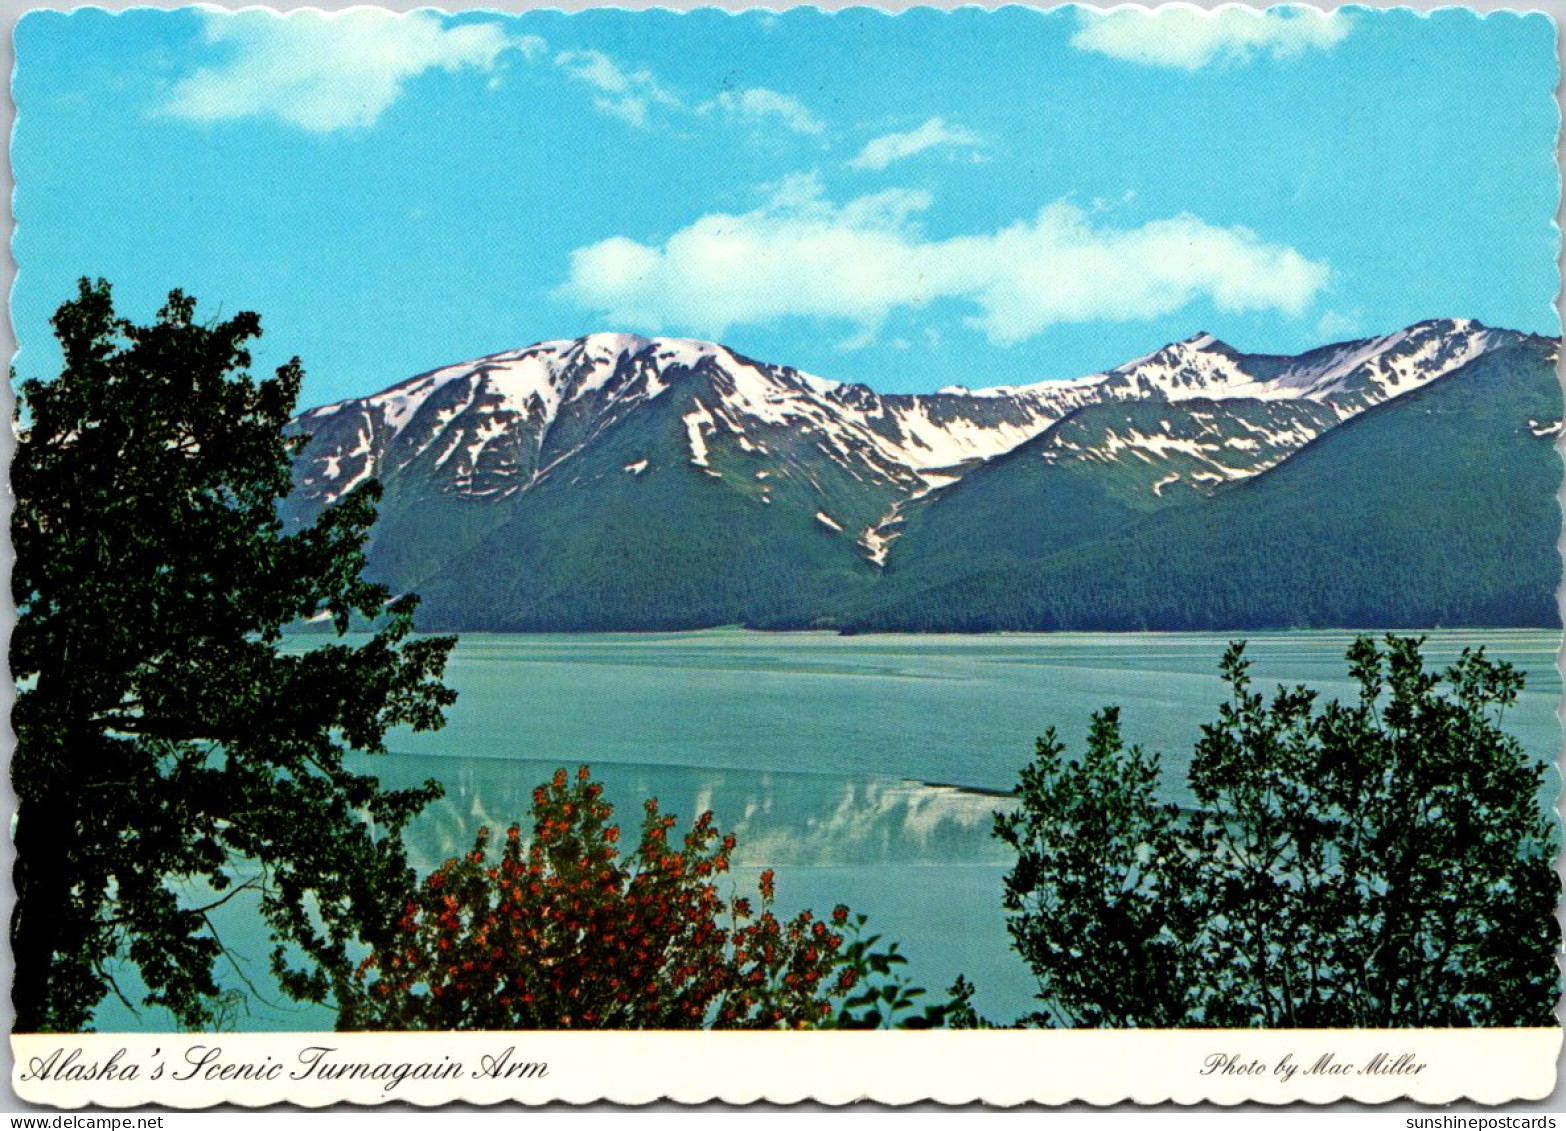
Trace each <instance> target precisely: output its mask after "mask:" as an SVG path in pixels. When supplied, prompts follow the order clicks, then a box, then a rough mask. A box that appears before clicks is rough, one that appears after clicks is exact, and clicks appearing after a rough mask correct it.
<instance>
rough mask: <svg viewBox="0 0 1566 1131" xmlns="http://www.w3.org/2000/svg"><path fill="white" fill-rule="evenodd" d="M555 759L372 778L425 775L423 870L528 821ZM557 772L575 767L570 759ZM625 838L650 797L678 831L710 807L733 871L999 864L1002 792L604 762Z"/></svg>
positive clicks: (408, 764) (598, 770) (383, 765)
mask: <svg viewBox="0 0 1566 1131" xmlns="http://www.w3.org/2000/svg"><path fill="white" fill-rule="evenodd" d="M557 768H560V766H559V764H557V763H550V762H532V761H516V762H501V761H496V760H485V759H460V760H457V761H456V762H455V763H453V761H452V760H450V759H439V758H430V757H420V756H414V755H392V756H391V757H389V758H387V759H385V760H384V761H383V762H380V763H378V771H379V775H380V777H381V780H382V781H383V782H384V783H386V784H387V785H393V786H397V787H402V786H407V785H414V784H417V783H419V782H422V781H424V780H425V779H426V778H431V777H434V778H436V779H438V780H440V781H442V782H443V783H444V784H445V787H446V795H445V796H444V797H443V798H441V800H439V801H437V802H436V803H435V804H433V805H431V806H430V807H429V808H428V809H426V810H425V811H424V813H422V814H421V815H420V816H419V817H418V818H417V819H416V820H415V822H414V824H413V825H412V826H411V828H410V829H409V833H408V845H409V850H410V853H411V854H412V855H413V858H414V863H415V864H416V865H417V866H418V867H419V868H421V869H427V868H430V867H433V866H435V865H437V864H439V863H440V862H441V861H443V860H446V859H448V858H450V857H452V856H455V855H458V854H459V853H461V852H465V851H467V850H468V849H470V848H472V846H473V838H474V836H475V834H476V833H477V831H478V829H479V828H480V827H481V826H486V825H487V826H489V827H490V828H492V829H503V828H506V827H507V826H509V825H511V824H521V825H522V826H523V828H524V831H525V830H526V828H527V822H528V811H529V807H530V806H531V804H532V792H533V789H534V787H535V786H538V785H541V784H543V783H544V782H547V781H548V780H549V778H550V776H551V775H552V774H553V773H554V772H555V770H556V769H557ZM565 768H567V769H571V770H574V767H572V766H566V767H565ZM593 774H594V778H595V779H596V780H598V781H600V782H602V783H603V785H604V791H605V796H606V797H607V799H608V800H609V802H610V803H611V804H612V805H614V806H615V819H616V821H617V823H619V824H620V825H621V827H622V829H623V830H624V832H625V835H626V836H627V837H631V836H634V834H635V832H636V830H638V829H639V828H640V825H641V820H642V805H643V803H644V802H645V801H646V800H647V799H648V798H649V797H655V798H657V799H658V803H659V807H660V808H661V809H662V811H663V812H664V813H672V814H674V815H676V816H677V817H678V818H679V827H682V828H683V827H684V826H686V825H688V824H689V823H690V822H691V821H692V820H693V819H694V818H695V817H696V816H697V815H698V814H700V813H702V812H704V811H706V810H709V809H710V810H712V812H713V813H714V814H715V815H716V817H717V821H718V825H719V827H720V828H721V829H722V830H723V831H724V832H731V833H733V834H735V836H736V837H737V838H738V841H739V845H738V847H737V849H736V851H735V855H734V863H735V864H736V866H739V867H754V868H790V867H800V866H810V867H839V866H858V865H919V864H952V865H968V864H990V865H993V864H1000V863H1004V862H1005V860H1006V857H1005V853H1004V851H1002V849H1001V847H1000V846H999V845H998V843H997V842H996V841H994V840H993V839H992V837H991V836H990V829H991V826H992V824H993V821H994V814H995V811H996V809H997V807H999V806H1003V805H1005V804H1006V801H1005V799H1003V798H996V797H994V796H990V795H985V794H975V793H971V792H968V791H966V790H961V789H956V788H953V787H950V786H932V785H926V784H923V783H920V782H913V781H900V780H896V779H891V778H870V777H852V778H844V777H837V776H832V775H827V774H777V773H763V774H754V773H745V772H741V771H733V770H703V769H696V768H693V767H686V766H644V765H636V764H627V763H619V764H607V765H600V766H597V767H594V769H593Z"/></svg>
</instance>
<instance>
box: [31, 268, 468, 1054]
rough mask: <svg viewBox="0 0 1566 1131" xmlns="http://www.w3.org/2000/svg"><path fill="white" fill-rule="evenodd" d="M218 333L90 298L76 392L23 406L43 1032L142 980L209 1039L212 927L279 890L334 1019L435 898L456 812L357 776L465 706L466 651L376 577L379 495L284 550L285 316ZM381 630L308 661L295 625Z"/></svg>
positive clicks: (283, 929)
mask: <svg viewBox="0 0 1566 1131" xmlns="http://www.w3.org/2000/svg"><path fill="white" fill-rule="evenodd" d="M194 314H195V302H194V301H193V300H192V299H190V298H188V297H186V296H185V295H183V294H181V293H179V292H175V293H174V294H172V295H170V296H169V300H168V304H167V306H165V307H164V309H163V310H162V311H161V312H160V314H159V315H158V317H157V319H156V321H154V322H153V323H151V324H150V325H146V326H138V325H133V324H132V323H130V322H128V321H126V320H124V319H122V318H120V317H117V316H116V314H115V312H114V309H113V304H112V302H111V297H110V291H109V287H108V285H107V284H106V283H104V282H102V281H99V282H97V283H96V284H92V283H89V282H88V281H87V280H83V281H82V283H81V285H80V289H79V293H78V295H77V296H76V298H75V299H73V300H72V301H69V302H67V303H65V304H64V305H63V306H61V307H60V309H59V311H58V312H57V313H56V314H55V316H54V320H53V321H54V327H55V331H56V333H57V335H58V337H59V340H60V345H61V348H62V351H63V354H64V367H63V369H62V371H61V373H60V375H59V376H58V377H56V378H54V379H51V380H28V381H25V382H23V383H22V384H21V386H20V402H21V410H20V422H19V438H18V444H17V452H16V458H15V461H14V463H13V465H12V469H11V486H12V490H13V491H14V493H15V496H16V510H15V517H14V519H13V523H12V530H11V536H12V545H13V546H14V548H15V553H16V564H15V572H14V574H13V581H12V586H13V593H14V596H15V601H16V607H17V625H16V630H15V634H14V636H13V637H12V645H11V666H12V671H13V674H14V676H15V678H16V680H17V682H18V685H19V689H20V690H19V692H18V695H17V700H16V707H15V711H14V714H13V716H12V721H13V725H14V728H15V731H16V738H17V744H16V751H15V756H14V759H13V762H12V781H13V784H14V787H15V790H16V795H17V800H18V814H17V819H16V828H15V842H16V848H17V863H16V868H15V872H14V880H15V887H16V893H17V902H16V910H15V913H14V915H13V918H12V921H11V944H12V953H13V955H14V957H15V969H16V978H15V985H14V989H13V1000H14V1002H15V1006H16V1022H15V1025H16V1028H17V1030H19V1031H48V1030H74V1029H80V1028H82V1027H84V1026H85V1025H87V1024H88V1023H89V1022H90V1019H91V1016H92V1011H93V1009H94V1007H95V1006H96V1005H97V1004H98V1002H99V1001H101V1000H102V999H103V997H104V996H105V995H106V994H107V993H109V992H110V991H111V990H117V988H118V987H116V986H115V984H114V969H115V967H116V964H122V963H124V962H127V961H128V962H129V963H132V964H134V965H135V966H136V967H138V968H139V971H140V976H141V979H142V980H143V982H144V983H145V985H146V987H147V991H148V992H147V994H146V996H145V998H144V1002H145V1003H146V1004H150V1005H160V1006H165V1007H167V1008H168V1009H170V1010H171V1011H172V1012H173V1013H174V1015H175V1017H176V1018H177V1019H178V1020H179V1021H180V1022H181V1023H182V1024H185V1025H190V1026H196V1025H201V1024H203V1023H208V1022H210V1021H211V1019H212V1016H213V1014H212V1010H213V1007H214V1004H215V998H214V995H216V994H217V993H218V987H217V985H216V983H215V979H214V976H213V966H214V962H215V960H216V959H217V958H218V957H219V955H220V954H222V951H223V944H222V941H221V940H220V939H219V938H218V937H217V935H216V933H215V931H214V930H213V928H212V925H211V922H210V919H209V914H208V913H209V912H210V910H211V909H212V908H213V907H214V906H216V905H218V904H220V903H222V902H223V901H225V900H227V899H229V898H231V897H232V896H233V895H234V894H235V893H236V892H237V891H239V890H240V889H254V890H255V891H256V892H258V893H259V894H258V896H252V898H259V903H260V908H261V913H262V915H263V917H264V918H265V920H266V922H267V923H268V924H269V926H270V928H271V930H272V931H273V933H274V936H275V938H276V940H277V944H278V945H277V948H276V951H275V952H274V955H273V965H274V970H275V972H276V973H277V975H278V977H279V978H280V980H281V984H282V986H283V987H284V989H285V990H287V991H288V992H290V993H292V994H294V995H295V996H298V997H301V998H305V999H311V1000H321V999H324V998H325V997H326V996H327V995H328V994H330V993H331V992H332V990H333V986H334V984H335V985H338V986H340V985H342V984H343V983H342V979H343V978H345V977H347V976H349V973H350V971H349V966H348V962H347V948H348V946H349V945H350V944H351V943H352V942H353V941H355V940H360V939H362V940H365V941H368V942H370V943H371V944H374V943H375V942H378V941H382V940H383V939H384V938H385V932H386V930H387V929H388V924H387V909H388V908H389V909H390V913H391V914H392V915H395V914H396V913H397V910H398V909H399V908H400V907H401V905H402V901H403V898H404V897H405V893H406V892H407V891H409V890H411V873H410V870H409V869H408V867H407V864H406V861H405V858H404V854H403V849H402V844H401V839H400V832H401V829H402V826H403V824H404V823H405V822H406V821H407V820H408V819H409V817H411V816H412V815H413V814H414V813H415V812H417V811H418V810H419V808H420V807H421V806H422V805H424V804H425V803H426V802H427V801H428V800H429V799H430V798H432V797H433V796H436V795H437V794H438V787H437V786H436V785H435V784H434V783H426V785H425V787H424V788H422V789H416V790H405V791H399V792H387V791H383V790H381V789H380V788H379V786H378V783H377V782H376V780H375V779H374V778H373V777H371V776H369V775H367V774H365V773H362V772H359V771H356V770H355V769H353V768H351V767H352V766H353V764H354V762H353V756H352V752H355V751H362V752H370V753H374V752H380V751H383V750H384V745H383V743H384V739H385V735H386V733H387V731H388V730H389V729H390V728H392V727H395V726H399V725H410V726H412V727H414V728H416V729H419V728H431V727H437V726H439V725H440V724H441V722H442V721H443V716H442V709H443V708H444V707H445V706H447V705H449V704H450V703H451V702H453V700H454V698H455V695H454V693H453V692H451V691H450V690H448V689H447V688H446V687H444V686H443V685H442V683H441V682H440V677H441V674H442V671H443V668H444V664H445V660H446V656H447V653H448V652H449V650H450V648H451V646H452V643H453V641H451V640H449V639H424V640H419V639H411V638H410V633H411V631H412V614H413V607H414V604H415V599H414V598H411V597H403V598H400V599H398V600H396V601H391V602H389V601H388V596H389V595H388V594H387V592H386V591H385V590H384V589H382V588H381V587H379V586H375V585H371V584H368V583H367V582H365V581H364V580H363V579H362V577H361V570H362V567H363V564H364V558H363V552H362V551H363V545H364V541H365V538H366V535H367V532H368V530H369V527H370V524H371V522H372V521H373V519H374V515H375V502H376V500H377V498H378V488H377V487H376V486H375V485H374V484H373V483H365V484H363V485H361V486H359V487H358V488H357V489H356V490H354V491H353V492H351V493H350V494H348V495H347V496H346V497H345V498H343V499H341V500H340V501H339V502H338V504H337V505H336V506H335V507H333V508H331V509H329V510H328V511H326V512H325V513H324V514H323V515H322V516H321V517H320V519H319V520H318V521H317V522H315V523H314V525H312V526H310V527H309V528H307V529H304V530H301V531H299V532H298V533H295V534H291V535H285V534H284V532H283V529H282V526H281V524H280V522H279V520H278V518H277V511H276V505H277V500H278V499H279V498H280V497H282V496H283V495H284V494H286V493H287V491H288V489H289V483H290V479H289V475H290V462H291V457H292V455H293V453H294V452H295V451H296V450H297V446H298V444H299V443H300V442H302V441H301V440H299V439H295V440H286V439H285V438H284V436H283V427H284V425H285V424H286V423H287V421H288V419H289V416H290V414H291V413H292V411H293V407H294V401H295V398H296V396H297V394H298V391H299V383H300V379H301V376H302V372H301V369H300V366H299V363H298V361H297V359H296V360H295V361H293V362H290V363H289V364H288V365H286V366H284V367H283V368H281V369H279V370H278V371H277V374H276V376H275V377H273V378H270V379H266V380H259V381H258V380H255V379H253V378H252V377H251V376H250V374H249V373H248V372H246V367H247V366H248V365H249V363H250V358H249V354H248V352H247V350H246V343H247V342H248V341H249V340H250V339H252V338H254V337H256V336H257V335H258V334H259V333H260V322H259V320H258V318H257V317H256V316H255V315H254V314H248V313H242V314H238V315H236V316H235V317H234V318H232V319H229V320H227V321H221V322H216V323H212V324H206V325H204V324H201V323H198V322H197V321H195V317H194ZM354 615H359V616H362V617H365V618H369V619H371V620H372V621H373V622H374V623H375V624H376V625H378V626H379V627H378V629H377V630H376V631H375V632H374V633H373V635H372V636H371V637H370V638H369V639H368V640H367V641H365V642H363V643H361V644H359V645H357V646H351V645H349V644H347V643H342V642H337V641H331V642H328V643H325V644H323V645H322V646H319V647H314V648H310V649H304V648H289V647H286V646H285V644H284V640H283V635H282V634H283V629H284V627H285V626H287V625H290V624H292V623H295V622H298V621H301V620H304V619H307V618H312V617H323V618H325V619H326V620H329V621H330V622H331V625H332V626H333V627H334V628H335V629H336V632H337V634H338V635H339V636H341V635H342V634H344V633H345V632H346V631H347V629H348V627H349V623H350V617H351V616H354ZM301 957H302V958H303V959H304V961H303V963H302V964H299V965H295V963H299V960H300V958H301Z"/></svg>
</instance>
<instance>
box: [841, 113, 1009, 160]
mask: <svg viewBox="0 0 1566 1131" xmlns="http://www.w3.org/2000/svg"><path fill="white" fill-rule="evenodd" d="M980 140H981V139H980V137H979V135H978V134H976V133H974V132H973V131H971V130H966V129H963V128H962V127H961V126H948V125H947V124H946V121H945V119H943V118H931V119H930V120H929V121H928V122H926V123H924V125H922V126H919V127H917V128H915V129H911V130H907V131H905V132H903V133H890V134H883V135H882V136H880V137H878V138H872V139H871V140H870V141H868V142H866V143H865V147H864V148H863V149H861V150H860V151H859V155H858V156H857V157H855V158H854V159H853V160H851V161H849V162H848V167H849V168H851V169H884V168H886V167H887V166H888V165H890V164H891V163H892V162H893V161H901V160H902V159H903V158H905V157H912V156H913V155H914V154H916V153H923V152H924V151H925V150H927V149H934V148H936V147H937V146H942V145H977V144H979V142H980Z"/></svg>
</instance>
